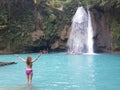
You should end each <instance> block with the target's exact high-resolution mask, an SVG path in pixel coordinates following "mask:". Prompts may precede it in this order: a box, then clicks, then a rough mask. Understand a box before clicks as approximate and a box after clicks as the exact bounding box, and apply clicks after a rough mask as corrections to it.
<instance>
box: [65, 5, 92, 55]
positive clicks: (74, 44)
mask: <svg viewBox="0 0 120 90" xmlns="http://www.w3.org/2000/svg"><path fill="white" fill-rule="evenodd" d="M88 16H90V15H87V13H86V11H85V10H84V8H83V7H78V9H77V11H76V13H75V15H74V16H73V19H72V26H71V27H72V29H71V33H70V37H69V39H68V43H67V44H68V53H75V54H81V53H89V52H90V53H92V52H91V51H89V50H91V49H92V48H91V47H92V46H90V47H89V44H90V42H89V39H90V37H89V36H91V35H89V34H88V30H92V29H89V27H88V26H91V24H90V25H89V23H88V22H89V20H90V18H89V17H88ZM88 18H89V19H88ZM89 32H91V31H89ZM88 38H89V39H88ZM88 47H89V48H91V49H89V48H88Z"/></svg>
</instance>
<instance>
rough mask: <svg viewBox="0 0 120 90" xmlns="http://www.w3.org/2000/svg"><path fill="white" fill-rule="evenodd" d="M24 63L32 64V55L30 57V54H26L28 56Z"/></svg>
mask: <svg viewBox="0 0 120 90" xmlns="http://www.w3.org/2000/svg"><path fill="white" fill-rule="evenodd" d="M26 64H27V65H32V57H31V56H28V57H27V61H26Z"/></svg>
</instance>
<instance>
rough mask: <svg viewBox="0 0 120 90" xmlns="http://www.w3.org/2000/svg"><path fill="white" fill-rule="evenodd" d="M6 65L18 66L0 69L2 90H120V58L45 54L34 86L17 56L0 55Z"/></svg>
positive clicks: (37, 67) (37, 64)
mask: <svg viewBox="0 0 120 90" xmlns="http://www.w3.org/2000/svg"><path fill="white" fill-rule="evenodd" d="M19 55H20V56H21V57H23V58H26V57H27V56H28V55H31V56H32V57H33V58H35V57H36V56H37V54H36V53H34V54H19ZM2 61H12V62H13V61H14V62H17V64H14V65H8V66H3V67H0V90H120V55H110V54H93V55H89V54H82V55H67V54H66V53H51V54H43V55H42V56H41V57H40V58H39V60H38V61H36V62H35V63H34V64H33V73H34V75H33V82H32V85H27V84H26V76H25V64H24V63H23V62H22V61H20V60H19V59H18V58H17V57H16V56H15V55H13V54H10V55H0V62H2Z"/></svg>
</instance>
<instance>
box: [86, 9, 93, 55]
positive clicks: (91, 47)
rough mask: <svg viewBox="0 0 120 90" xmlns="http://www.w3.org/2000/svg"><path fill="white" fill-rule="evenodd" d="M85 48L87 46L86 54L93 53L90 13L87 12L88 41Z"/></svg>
mask: <svg viewBox="0 0 120 90" xmlns="http://www.w3.org/2000/svg"><path fill="white" fill-rule="evenodd" d="M87 41H88V42H87V46H88V52H87V53H91V54H92V53H93V28H92V22H91V15H90V11H89V10H88V40H87Z"/></svg>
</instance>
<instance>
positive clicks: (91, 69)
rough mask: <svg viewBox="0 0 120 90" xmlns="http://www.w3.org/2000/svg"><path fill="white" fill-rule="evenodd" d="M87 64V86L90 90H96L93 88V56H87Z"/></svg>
mask: <svg viewBox="0 0 120 90" xmlns="http://www.w3.org/2000/svg"><path fill="white" fill-rule="evenodd" d="M87 63H88V68H89V73H88V74H89V77H90V80H89V86H90V87H92V90H96V87H95V83H94V81H95V70H94V64H93V63H94V62H93V55H89V56H88V57H87Z"/></svg>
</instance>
